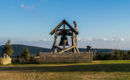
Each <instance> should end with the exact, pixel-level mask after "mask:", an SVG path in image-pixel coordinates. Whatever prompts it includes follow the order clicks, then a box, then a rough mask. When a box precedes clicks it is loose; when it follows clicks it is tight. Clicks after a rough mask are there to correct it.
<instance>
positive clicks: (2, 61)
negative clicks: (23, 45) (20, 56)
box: [0, 57, 11, 65]
mask: <svg viewBox="0 0 130 80" xmlns="http://www.w3.org/2000/svg"><path fill="white" fill-rule="evenodd" d="M0 64H1V65H6V64H11V58H9V57H8V58H0Z"/></svg>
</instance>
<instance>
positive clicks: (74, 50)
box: [71, 33, 76, 53]
mask: <svg viewBox="0 0 130 80" xmlns="http://www.w3.org/2000/svg"><path fill="white" fill-rule="evenodd" d="M71 38H72V46H75V40H74V34H73V33H72V37H71ZM72 51H73V52H74V53H76V49H75V48H73V49H72Z"/></svg>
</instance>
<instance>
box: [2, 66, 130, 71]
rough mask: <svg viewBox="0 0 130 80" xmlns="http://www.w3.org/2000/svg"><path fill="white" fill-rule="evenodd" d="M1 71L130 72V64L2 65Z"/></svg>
mask: <svg viewBox="0 0 130 80" xmlns="http://www.w3.org/2000/svg"><path fill="white" fill-rule="evenodd" d="M0 71H21V72H22V71H37V72H87V71H95V72H100V71H104V72H130V64H93V65H69V66H22V67H5V66H4V67H0Z"/></svg>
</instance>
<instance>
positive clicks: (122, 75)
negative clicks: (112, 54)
mask: <svg viewBox="0 0 130 80" xmlns="http://www.w3.org/2000/svg"><path fill="white" fill-rule="evenodd" d="M0 80H130V60H110V61H93V63H72V64H23V65H22V64H17V65H7V66H2V65H0Z"/></svg>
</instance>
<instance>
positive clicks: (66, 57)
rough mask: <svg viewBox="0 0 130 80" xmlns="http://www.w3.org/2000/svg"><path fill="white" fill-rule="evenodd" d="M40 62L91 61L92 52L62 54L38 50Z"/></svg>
mask: <svg viewBox="0 0 130 80" xmlns="http://www.w3.org/2000/svg"><path fill="white" fill-rule="evenodd" d="M39 56H40V60H39V61H40V63H67V62H68V63H76V62H92V61H93V53H87V52H86V53H80V54H74V53H70V54H68V53H67V54H62V55H51V54H50V53H43V52H40V54H39Z"/></svg>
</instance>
